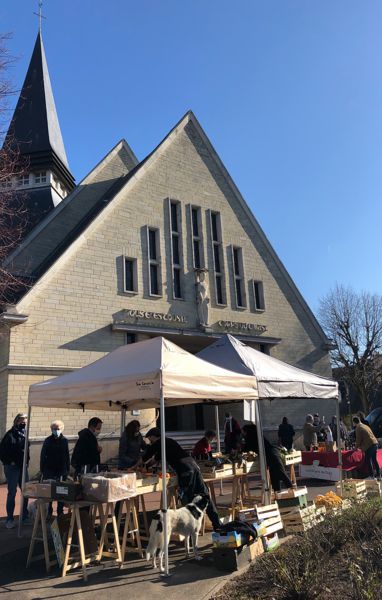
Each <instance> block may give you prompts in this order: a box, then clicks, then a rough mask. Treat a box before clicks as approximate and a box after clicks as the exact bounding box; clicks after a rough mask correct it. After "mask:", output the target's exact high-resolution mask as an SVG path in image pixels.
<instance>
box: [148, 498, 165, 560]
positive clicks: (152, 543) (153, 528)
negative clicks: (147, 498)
mask: <svg viewBox="0 0 382 600" xmlns="http://www.w3.org/2000/svg"><path fill="white" fill-rule="evenodd" d="M162 533H163V514H162V511H161V510H160V511H159V512H158V513H157V514H156V515H155V516H154V517H153V520H152V521H151V525H150V538H149V543H148V546H147V548H146V560H147V561H149V560H150V559H151V558H152V557H153V556H154V554H155V552H156V550H157V548H158V536H160V535H161V534H162Z"/></svg>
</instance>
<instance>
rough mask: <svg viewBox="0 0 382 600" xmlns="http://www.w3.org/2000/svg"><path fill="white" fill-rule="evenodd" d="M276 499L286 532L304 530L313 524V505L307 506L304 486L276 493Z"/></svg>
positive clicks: (306, 494) (306, 491) (306, 493)
mask: <svg viewBox="0 0 382 600" xmlns="http://www.w3.org/2000/svg"><path fill="white" fill-rule="evenodd" d="M276 501H277V504H278V506H279V509H280V514H281V518H282V521H283V525H284V529H285V532H286V533H297V532H301V531H306V530H307V529H309V527H311V526H312V524H314V521H315V507H313V509H312V507H308V490H307V489H306V487H305V486H304V487H301V488H296V489H291V490H286V491H284V492H278V493H276Z"/></svg>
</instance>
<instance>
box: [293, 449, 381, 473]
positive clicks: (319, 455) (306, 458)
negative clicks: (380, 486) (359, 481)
mask: <svg viewBox="0 0 382 600" xmlns="http://www.w3.org/2000/svg"><path fill="white" fill-rule="evenodd" d="M341 454H342V469H343V470H344V471H352V470H353V469H358V470H360V471H366V472H367V471H368V466H367V465H365V464H364V462H365V454H364V453H363V452H362V450H342V452H341ZM377 459H378V464H379V466H380V467H382V450H378V454H377ZM314 460H319V461H320V466H321V467H332V468H334V469H335V468H336V467H338V452H302V464H303V465H312V464H313V461H314Z"/></svg>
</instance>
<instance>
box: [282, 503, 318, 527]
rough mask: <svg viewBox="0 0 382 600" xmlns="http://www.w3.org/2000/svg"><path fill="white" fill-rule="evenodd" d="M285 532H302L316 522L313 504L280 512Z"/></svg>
mask: <svg viewBox="0 0 382 600" xmlns="http://www.w3.org/2000/svg"><path fill="white" fill-rule="evenodd" d="M282 520H283V525H284V529H285V532H286V533H302V532H304V531H307V530H308V529H310V528H311V527H313V526H314V525H316V523H317V519H316V507H315V505H312V506H309V507H308V508H302V509H297V510H294V511H292V512H289V513H285V514H282Z"/></svg>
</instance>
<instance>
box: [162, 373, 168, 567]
mask: <svg viewBox="0 0 382 600" xmlns="http://www.w3.org/2000/svg"><path fill="white" fill-rule="evenodd" d="M160 432H161V456H162V512H163V530H164V531H163V535H164V573H163V576H165V577H168V576H169V574H170V573H169V566H168V542H169V539H168V533H167V479H166V473H167V461H166V421H165V414H164V396H163V387H162V382H161V391H160Z"/></svg>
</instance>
